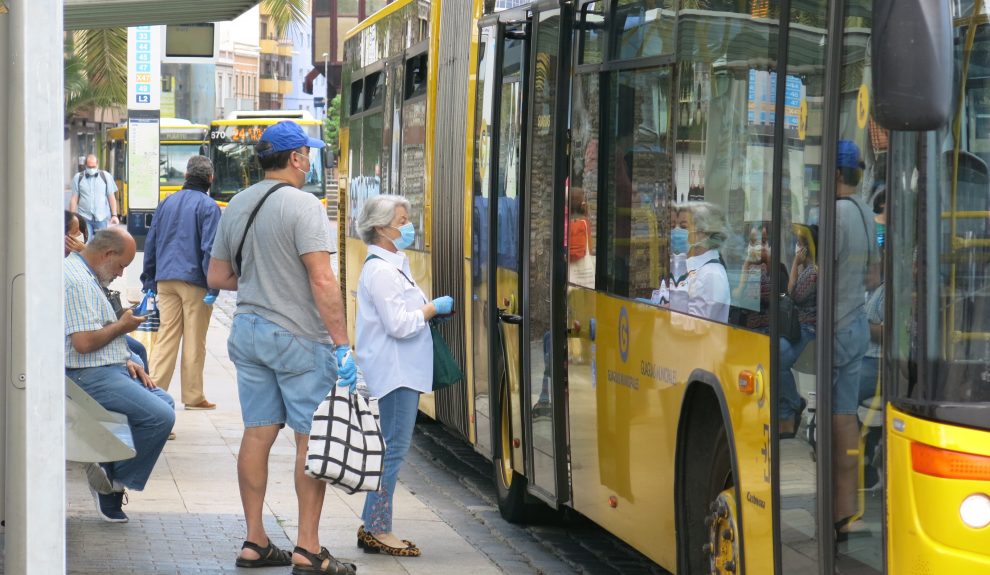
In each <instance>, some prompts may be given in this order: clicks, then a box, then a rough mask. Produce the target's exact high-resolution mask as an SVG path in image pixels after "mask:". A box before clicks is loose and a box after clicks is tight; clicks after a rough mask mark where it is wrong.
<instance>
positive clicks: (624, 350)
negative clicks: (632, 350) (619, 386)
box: [619, 306, 629, 363]
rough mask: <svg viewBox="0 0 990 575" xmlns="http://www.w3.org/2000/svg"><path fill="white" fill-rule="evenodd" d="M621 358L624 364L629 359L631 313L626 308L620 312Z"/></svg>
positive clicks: (623, 307)
mask: <svg viewBox="0 0 990 575" xmlns="http://www.w3.org/2000/svg"><path fill="white" fill-rule="evenodd" d="M619 357H621V358H622V363H625V362H626V361H627V360H628V359H629V312H628V311H626V306H622V310H621V311H619Z"/></svg>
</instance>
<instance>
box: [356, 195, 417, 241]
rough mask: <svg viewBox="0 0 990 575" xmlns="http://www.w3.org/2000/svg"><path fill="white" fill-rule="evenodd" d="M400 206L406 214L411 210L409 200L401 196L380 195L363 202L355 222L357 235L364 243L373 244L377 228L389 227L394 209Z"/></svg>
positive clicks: (393, 215)
mask: <svg viewBox="0 0 990 575" xmlns="http://www.w3.org/2000/svg"><path fill="white" fill-rule="evenodd" d="M400 206H401V207H403V208H405V209H406V211H407V212H408V211H410V209H411V206H410V205H409V200H407V199H405V198H403V197H402V196H394V195H381V196H375V197H373V198H370V199H368V200H367V201H366V202H364V207H362V208H361V214H360V215H358V220H357V231H358V235H360V236H361V239H362V240H364V243H366V244H372V243H374V242H375V238H376V237H378V229H377V228H384V227H388V226H389V225H391V223H392V219H393V218H395V209H396V208H398V207H400Z"/></svg>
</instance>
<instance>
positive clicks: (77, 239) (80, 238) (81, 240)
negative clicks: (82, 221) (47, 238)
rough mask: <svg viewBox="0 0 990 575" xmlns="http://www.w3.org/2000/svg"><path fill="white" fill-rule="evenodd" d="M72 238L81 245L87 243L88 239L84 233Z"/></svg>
mask: <svg viewBox="0 0 990 575" xmlns="http://www.w3.org/2000/svg"><path fill="white" fill-rule="evenodd" d="M70 237H71V238H72V239H74V240H76V241H77V242H79V243H81V244H84V243H86V238H85V237H83V235H82V232H79V233H78V234H75V235H73V236H70Z"/></svg>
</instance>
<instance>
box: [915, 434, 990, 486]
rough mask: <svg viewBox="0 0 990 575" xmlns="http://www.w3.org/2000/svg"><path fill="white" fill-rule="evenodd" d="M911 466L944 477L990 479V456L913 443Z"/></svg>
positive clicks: (918, 470) (928, 473)
mask: <svg viewBox="0 0 990 575" xmlns="http://www.w3.org/2000/svg"><path fill="white" fill-rule="evenodd" d="M911 466H912V468H913V469H914V470H915V471H916V472H918V473H924V474H925V475H931V476H934V477H942V478H944V479H970V480H976V481H990V457H988V456H985V455H974V454H972V453H961V452H959V451H949V450H948V449H939V448H938V447H932V446H931V445H925V444H923V443H917V442H914V443H912V444H911Z"/></svg>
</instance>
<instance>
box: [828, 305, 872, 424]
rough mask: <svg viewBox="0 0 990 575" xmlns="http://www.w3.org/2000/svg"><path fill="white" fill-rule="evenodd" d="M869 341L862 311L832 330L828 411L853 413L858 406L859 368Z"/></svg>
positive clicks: (864, 315)
mask: <svg viewBox="0 0 990 575" xmlns="http://www.w3.org/2000/svg"><path fill="white" fill-rule="evenodd" d="M869 345H870V325H869V324H868V323H867V321H866V314H865V313H862V314H857V316H856V317H855V318H853V319H852V321H850V322H849V323H848V324H847V325H846V326H844V327H842V328H840V329H836V330H835V338H834V339H833V340H832V413H833V414H835V415H856V414H857V412H858V408H859V387H860V381H859V377H860V368H861V367H862V360H863V356H864V355H866V350H867V348H868V347H869Z"/></svg>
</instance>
